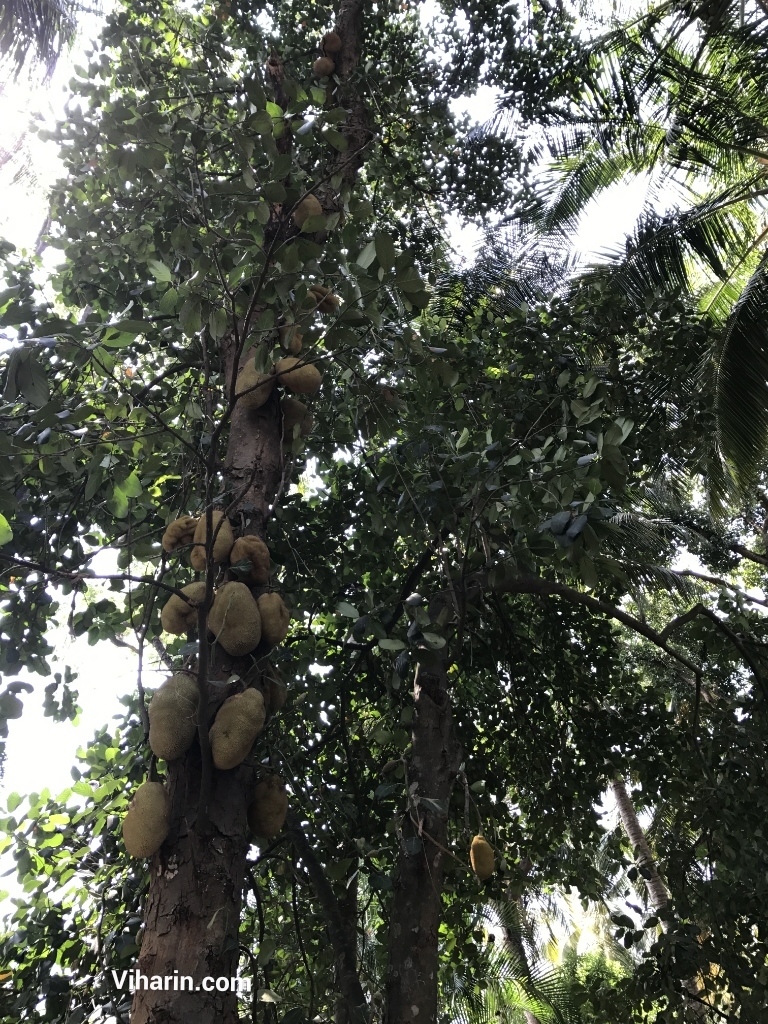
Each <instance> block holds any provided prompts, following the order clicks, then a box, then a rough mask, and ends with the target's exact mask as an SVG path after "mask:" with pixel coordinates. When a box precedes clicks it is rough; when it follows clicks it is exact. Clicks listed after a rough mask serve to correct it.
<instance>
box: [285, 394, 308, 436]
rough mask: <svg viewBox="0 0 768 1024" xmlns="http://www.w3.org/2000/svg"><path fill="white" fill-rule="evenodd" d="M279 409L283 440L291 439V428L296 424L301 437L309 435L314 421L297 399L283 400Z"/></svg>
mask: <svg viewBox="0 0 768 1024" xmlns="http://www.w3.org/2000/svg"><path fill="white" fill-rule="evenodd" d="M280 409H281V411H282V414H283V440H286V441H289V440H290V439H291V438H292V437H293V428H294V427H295V426H296V424H297V423H298V424H299V433H300V434H301V436H302V437H307V435H308V434H311V432H312V427H313V426H314V422H315V419H314V416H313V415H312V413H311V412H310V411H309V409H308V408H307V407H306V405H304V403H303V402H300V401H299V400H298V398H284V399H283V400H282V402H281V403H280Z"/></svg>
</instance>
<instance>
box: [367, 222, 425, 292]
mask: <svg viewBox="0 0 768 1024" xmlns="http://www.w3.org/2000/svg"><path fill="white" fill-rule="evenodd" d="M374 245H375V247H376V258H377V259H378V261H379V264H380V265H381V266H382V267H383V268H384V269H385V270H391V268H392V267H394V265H395V260H396V259H397V253H396V252H395V243H394V242H393V241H392V239H391V238H390V237H389V235H388V234H386V233H385V232H383V231H381V232H378V233H377V235H376V238H375V239H374ZM419 286H420V287H421V282H419Z"/></svg>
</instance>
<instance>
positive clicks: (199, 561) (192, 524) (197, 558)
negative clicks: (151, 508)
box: [162, 509, 235, 572]
mask: <svg viewBox="0 0 768 1024" xmlns="http://www.w3.org/2000/svg"><path fill="white" fill-rule="evenodd" d="M211 532H212V536H213V560H214V562H226V560H227V558H228V557H229V553H230V551H231V550H232V546H233V544H234V543H235V537H234V534H233V533H232V527H231V526H230V525H229V520H228V519H227V518H226V517H225V516H224V513H223V512H221V511H220V510H218V509H216V510H214V511H213V513H212V514H211ZM207 540H208V517H207V515H206V514H205V513H203V515H202V516H200V518H199V519H196V518H195V517H194V516H181V517H180V518H179V519H174V520H173V522H171V523H169V524H168V525H167V526H166V528H165V533H163V539H162V546H163V550H164V551H167V552H169V553H171V552H173V551H177V550H178V549H179V548H181V547H188V546H189V545H190V544H191V545H192V551H191V552H190V555H189V560H190V562H191V564H192V568H193V569H197V571H198V572H202V570H203V569H205V563H206V544H207Z"/></svg>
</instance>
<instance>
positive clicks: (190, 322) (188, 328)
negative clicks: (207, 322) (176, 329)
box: [179, 296, 203, 334]
mask: <svg viewBox="0 0 768 1024" xmlns="http://www.w3.org/2000/svg"><path fill="white" fill-rule="evenodd" d="M179 323H180V324H181V326H182V329H183V331H184V333H185V334H197V332H198V331H199V330H200V328H201V327H202V325H203V322H202V320H201V318H200V300H199V299H198V298H197V297H196V296H190V297H189V298H188V299H187V301H186V302H185V303H184V305H183V306H182V307H181V310H180V311H179Z"/></svg>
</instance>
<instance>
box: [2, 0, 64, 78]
mask: <svg viewBox="0 0 768 1024" xmlns="http://www.w3.org/2000/svg"><path fill="white" fill-rule="evenodd" d="M82 10H83V7H82V5H80V4H79V3H76V2H72V0H6V2H5V3H3V5H2V7H1V8H0V74H2V75H3V77H6V78H7V77H13V78H17V77H18V76H19V75H20V74H21V73H22V71H26V72H27V73H28V74H34V73H36V72H40V71H42V73H43V77H44V78H49V77H50V76H51V75H52V74H53V70H54V68H55V66H56V62H57V60H58V59H59V57H60V56H61V54H62V53H63V51H64V50H65V49H66V47H67V46H68V45H69V44H70V43H71V42H72V40H73V38H74V36H75V31H76V27H77V21H76V17H77V14H78V13H79V12H81V11H82Z"/></svg>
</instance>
